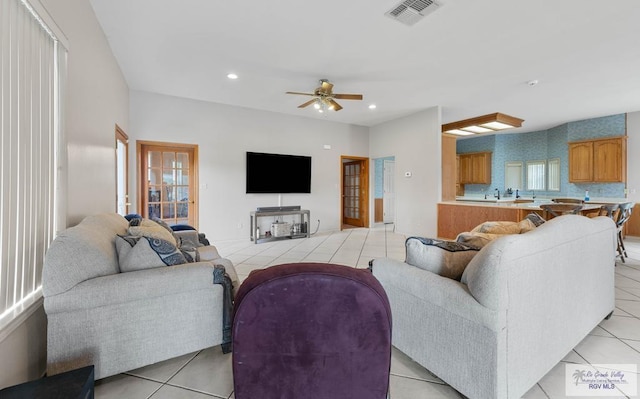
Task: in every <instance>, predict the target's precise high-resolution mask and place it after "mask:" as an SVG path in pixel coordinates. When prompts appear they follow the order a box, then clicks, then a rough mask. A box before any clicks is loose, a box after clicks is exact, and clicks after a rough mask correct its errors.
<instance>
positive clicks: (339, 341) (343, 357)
mask: <svg viewBox="0 0 640 399" xmlns="http://www.w3.org/2000/svg"><path fill="white" fill-rule="evenodd" d="M390 366H391V309H390V308H389V301H388V299H387V295H386V293H385V292H384V290H383V289H382V286H381V285H380V283H379V282H378V280H376V278H375V277H373V275H372V274H371V273H370V272H369V271H368V270H362V269H354V268H351V267H346V266H339V265H332V264H326V263H292V264H286V265H278V266H273V267H270V268H267V269H263V270H256V271H254V272H252V273H251V274H250V275H249V277H248V278H247V279H246V280H245V281H244V283H243V284H242V285H241V286H240V288H239V290H238V294H237V296H236V302H235V309H234V317H233V385H234V389H235V398H236V399H256V398H260V399H269V398H278V399H303V398H304V399H347V398H348V399H376V398H379V399H383V398H386V397H387V392H388V390H389V369H390Z"/></svg>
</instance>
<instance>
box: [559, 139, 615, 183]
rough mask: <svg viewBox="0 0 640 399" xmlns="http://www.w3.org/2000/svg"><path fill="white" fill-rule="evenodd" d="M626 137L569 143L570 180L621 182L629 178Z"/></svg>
mask: <svg viewBox="0 0 640 399" xmlns="http://www.w3.org/2000/svg"><path fill="white" fill-rule="evenodd" d="M626 167H627V147H626V137H625V136H621V137H609V138H604V139H597V140H584V141H578V142H573V143H569V182H570V183H582V182H598V183H620V182H625V181H626V178H627V176H626V175H627V173H626Z"/></svg>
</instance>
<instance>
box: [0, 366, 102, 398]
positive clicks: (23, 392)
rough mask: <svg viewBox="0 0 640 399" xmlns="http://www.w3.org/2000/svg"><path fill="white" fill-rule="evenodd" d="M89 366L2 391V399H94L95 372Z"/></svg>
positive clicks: (0, 395)
mask: <svg viewBox="0 0 640 399" xmlns="http://www.w3.org/2000/svg"><path fill="white" fill-rule="evenodd" d="M93 368H94V367H93V366H87V367H83V368H80V369H76V370H71V371H67V372H66V373H60V374H56V375H52V376H51V377H44V378H41V379H39V380H35V381H29V382H25V383H24V384H20V385H14V386H12V387H9V388H5V389H3V390H1V391H0V399H76V398H77V399H93V383H94V370H93Z"/></svg>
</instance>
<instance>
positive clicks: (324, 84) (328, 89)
mask: <svg viewBox="0 0 640 399" xmlns="http://www.w3.org/2000/svg"><path fill="white" fill-rule="evenodd" d="M321 88H322V92H323V93H324V94H330V93H331V90H332V89H333V83H329V82H322V87H321Z"/></svg>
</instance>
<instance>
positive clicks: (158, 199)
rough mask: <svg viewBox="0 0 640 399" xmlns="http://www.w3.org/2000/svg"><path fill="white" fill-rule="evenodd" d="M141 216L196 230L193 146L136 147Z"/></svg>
mask: <svg viewBox="0 0 640 399" xmlns="http://www.w3.org/2000/svg"><path fill="white" fill-rule="evenodd" d="M139 147H140V152H139V154H140V160H141V167H140V169H141V174H142V176H143V178H141V179H139V180H138V181H139V182H140V188H141V195H140V196H139V198H140V197H142V198H141V199H142V201H141V202H142V206H141V207H140V209H141V210H142V216H143V217H146V218H154V217H156V218H159V219H162V220H164V221H165V222H166V223H167V224H169V225H174V224H189V225H191V226H194V227H195V228H197V227H198V226H197V222H198V218H197V202H196V199H197V190H196V188H197V178H196V177H197V170H196V165H197V163H196V157H197V146H193V145H178V144H166V145H165V144H162V143H153V144H140V143H139Z"/></svg>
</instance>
